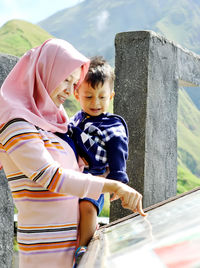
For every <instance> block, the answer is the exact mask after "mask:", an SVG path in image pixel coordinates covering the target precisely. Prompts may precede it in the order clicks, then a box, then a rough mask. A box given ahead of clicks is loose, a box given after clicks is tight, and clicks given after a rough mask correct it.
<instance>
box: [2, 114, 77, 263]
mask: <svg viewBox="0 0 200 268" xmlns="http://www.w3.org/2000/svg"><path fill="white" fill-rule="evenodd" d="M30 143H31V146H33V145H35V148H36V149H37V148H40V147H41V146H42V147H44V148H45V150H47V151H48V152H49V153H50V155H51V156H53V158H55V156H54V153H55V154H56V157H61V158H62V159H63V162H64V159H65V157H66V156H67V155H68V154H67V152H66V150H65V149H64V147H63V145H62V144H61V143H60V140H59V139H57V137H56V136H55V135H53V134H52V133H51V132H46V131H43V130H41V129H38V128H35V127H34V126H32V125H30V124H29V123H27V122H26V121H25V120H23V119H14V120H11V121H10V122H8V123H7V124H5V125H2V126H1V128H0V159H2V162H3V163H4V161H5V162H6V161H7V162H8V161H10V164H9V168H8V169H5V172H6V176H7V179H8V182H9V185H10V188H11V191H12V195H13V198H14V201H15V204H16V206H17V209H18V211H19V222H18V244H19V250H20V254H22V255H24V256H25V255H26V256H30V257H31V256H35V255H36V254H40V255H41V254H52V253H56V252H70V251H74V250H75V246H76V239H77V215H78V212H77V210H75V211H73V206H75V208H77V209H78V201H77V200H78V199H77V198H76V197H73V196H70V195H66V194H62V193H59V190H60V189H61V188H62V176H63V175H62V168H60V167H57V166H56V167H55V166H54V165H55V164H54V162H53V160H52V159H51V158H50V159H47V160H48V161H46V162H44V163H40V162H38V163H37V156H38V155H37V154H33V156H32V163H31V164H33V169H32V170H29V169H30V168H28V167H29V166H30V163H27V159H26V157H24V159H23V160H22V159H19V162H18V157H17V156H16V154H17V153H18V152H24V155H26V153H25V148H26V146H29V144H30ZM28 149H29V148H28ZM38 150H39V149H38ZM45 150H44V152H43V154H45V152H46V151H45ZM9 157H11V159H12V158H14V157H15V160H16V161H15V164H16V166H15V165H14V163H12V162H11V160H10V158H9ZM47 157H49V156H47ZM57 160H58V162H59V159H57ZM66 161H68V160H66ZM7 162H6V163H7ZM21 162H22V163H23V164H24V170H25V171H26V172H24V173H23V172H22V171H21V170H19V169H18V168H17V166H18V165H19V166H20V165H21V164H20V163H21ZM34 165H39V168H38V167H37V166H34ZM26 168H27V169H26ZM74 204H75V205H74ZM41 208H42V211H43V213H44V215H43V214H42V213H41ZM63 208H65V210H63ZM71 209H72V211H71ZM51 210H52V211H51ZM69 210H70V214H72V215H70V217H71V220H70V222H67V219H68V215H67V211H69ZM21 211H22V214H23V217H22V216H21V215H20V212H21ZM58 211H60V212H61V213H60V215H61V214H66V217H63V215H61V219H62V220H59V212H58ZM73 214H74V216H73ZM38 221H39V222H40V223H38V224H36V223H37V222H38ZM44 222H48V224H44ZM24 223H26V224H24ZM65 256H66V255H65ZM70 256H71V255H70ZM26 258H27V257H26ZM46 258H47V260H48V257H46ZM34 261H35V260H34ZM64 262H66V260H64ZM70 262H71V261H70ZM27 267H28V266H27ZM38 267H39V266H38ZM45 267H46V266H45ZM55 268H56V267H55ZM59 268H60V267H59Z"/></svg>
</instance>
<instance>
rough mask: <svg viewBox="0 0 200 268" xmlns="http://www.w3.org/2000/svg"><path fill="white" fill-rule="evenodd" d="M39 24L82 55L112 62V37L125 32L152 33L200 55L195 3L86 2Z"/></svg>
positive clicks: (199, 16)
mask: <svg viewBox="0 0 200 268" xmlns="http://www.w3.org/2000/svg"><path fill="white" fill-rule="evenodd" d="M39 25H40V26H41V27H42V28H44V29H45V30H46V31H47V32H49V33H51V34H52V35H54V36H56V37H59V38H63V39H65V40H68V41H69V42H71V43H72V44H73V45H74V46H75V47H76V48H78V49H79V50H80V51H82V52H83V53H84V54H86V55H88V56H90V55H95V54H101V55H104V56H105V57H106V59H107V60H109V61H110V62H112V63H114V37H115V35H116V33H119V32H124V31H139V30H153V31H155V32H157V33H160V34H161V35H164V36H165V37H167V38H168V39H169V40H173V41H174V42H176V43H178V44H180V45H182V46H183V47H186V48H188V49H190V50H192V51H193V52H196V53H200V35H199V30H200V1H198V0H176V1H174V0H165V1H164V0H153V1H152V0H142V1H139V0H109V1H107V0H85V1H83V2H81V3H80V4H78V5H76V6H74V7H72V8H67V9H63V10H61V11H60V12H57V13H55V14H53V15H52V16H50V17H48V18H46V19H45V20H43V21H41V22H39Z"/></svg>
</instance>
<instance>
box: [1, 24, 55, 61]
mask: <svg viewBox="0 0 200 268" xmlns="http://www.w3.org/2000/svg"><path fill="white" fill-rule="evenodd" d="M49 38H52V35H50V34H49V33H47V32H46V31H45V30H43V29H41V28H40V27H39V26H38V25H34V24H32V23H29V22H26V21H22V20H11V21H9V22H7V23H6V24H4V25H3V26H2V27H1V28H0V52H1V53H7V54H11V55H15V56H18V57H20V56H22V55H23V54H24V53H25V52H26V51H27V50H29V49H31V48H33V47H36V46H38V45H40V44H42V43H43V42H44V41H45V40H47V39H49Z"/></svg>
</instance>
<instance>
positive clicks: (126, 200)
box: [102, 179, 147, 216]
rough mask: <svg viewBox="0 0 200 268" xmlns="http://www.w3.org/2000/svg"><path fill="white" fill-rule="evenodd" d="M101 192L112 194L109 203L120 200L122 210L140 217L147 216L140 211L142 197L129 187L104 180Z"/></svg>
mask: <svg viewBox="0 0 200 268" xmlns="http://www.w3.org/2000/svg"><path fill="white" fill-rule="evenodd" d="M102 192H103V193H106V192H109V193H110V194H114V196H113V197H112V199H111V201H112V200H115V199H118V198H120V199H121V201H122V206H123V207H124V208H127V209H130V210H132V211H133V212H138V213H139V214H140V215H141V216H146V215H147V214H146V213H145V212H144V211H143V209H142V195H141V194H140V193H138V192H137V191H136V190H134V189H133V188H131V187H130V186H128V185H126V184H124V183H121V182H118V181H114V180H109V179H106V181H105V183H104V187H103V191H102Z"/></svg>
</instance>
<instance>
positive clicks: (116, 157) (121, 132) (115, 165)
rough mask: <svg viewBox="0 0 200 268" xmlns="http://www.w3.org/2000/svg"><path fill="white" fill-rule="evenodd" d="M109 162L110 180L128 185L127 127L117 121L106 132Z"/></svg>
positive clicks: (108, 176)
mask: <svg viewBox="0 0 200 268" xmlns="http://www.w3.org/2000/svg"><path fill="white" fill-rule="evenodd" d="M106 139H107V142H106V151H107V162H108V165H109V170H110V173H109V174H108V175H107V178H109V179H115V180H118V181H121V182H123V183H128V181H129V178H128V175H127V173H126V161H127V158H128V136H127V130H126V129H125V126H124V125H123V124H122V123H121V122H120V121H119V120H117V121H116V122H115V123H114V124H113V126H112V127H111V128H109V129H107V130H106Z"/></svg>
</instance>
